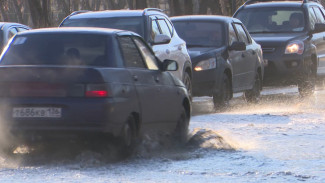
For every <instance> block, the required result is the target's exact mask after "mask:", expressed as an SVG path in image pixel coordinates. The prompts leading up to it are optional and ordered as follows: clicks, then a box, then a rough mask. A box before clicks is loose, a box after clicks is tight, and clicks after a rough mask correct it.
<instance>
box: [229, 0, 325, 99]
mask: <svg viewBox="0 0 325 183" xmlns="http://www.w3.org/2000/svg"><path fill="white" fill-rule="evenodd" d="M324 15H325V10H324V7H323V6H322V5H321V4H320V3H317V1H309V0H303V1H296V2H289V1H282V2H281V1H278V2H274V1H272V2H267V1H265V0H263V2H262V1H258V0H249V1H247V2H246V3H245V4H244V5H242V6H241V7H240V8H239V9H238V10H237V11H236V13H235V14H234V17H236V18H238V19H240V20H241V21H242V22H243V23H244V25H245V26H246V27H247V30H248V31H249V32H250V34H251V35H252V37H253V38H254V39H255V40H256V42H258V43H259V44H261V46H262V49H263V56H264V59H265V60H266V61H267V63H268V64H267V66H266V68H265V80H264V81H265V84H266V85H292V84H296V85H298V89H299V92H300V94H301V95H302V96H306V95H310V94H312V93H313V91H314V88H315V79H316V76H317V75H319V76H321V75H324V74H325V54H324V53H325V47H324V45H325V42H324V37H325V24H324V23H325V16H324Z"/></svg>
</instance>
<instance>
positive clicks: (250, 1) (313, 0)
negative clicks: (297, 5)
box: [244, 0, 320, 5]
mask: <svg viewBox="0 0 325 183" xmlns="http://www.w3.org/2000/svg"><path fill="white" fill-rule="evenodd" d="M272 1H282V2H284V1H301V2H302V3H308V2H316V3H319V4H320V2H319V0H247V1H246V2H245V3H244V5H249V4H254V3H258V2H272Z"/></svg>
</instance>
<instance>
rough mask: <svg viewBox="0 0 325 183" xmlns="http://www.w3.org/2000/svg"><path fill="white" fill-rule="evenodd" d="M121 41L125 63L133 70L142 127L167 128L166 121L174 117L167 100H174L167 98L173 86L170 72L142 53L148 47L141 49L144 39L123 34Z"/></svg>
mask: <svg viewBox="0 0 325 183" xmlns="http://www.w3.org/2000/svg"><path fill="white" fill-rule="evenodd" d="M133 39H134V41H133ZM119 41H120V44H121V48H122V50H123V57H124V60H125V66H126V68H127V69H128V70H129V72H130V73H131V76H132V79H133V81H134V85H135V87H136V90H137V95H138V98H139V106H140V109H141V114H140V117H141V121H142V124H143V129H147V128H149V129H150V128H151V127H155V128H157V129H159V128H158V126H166V127H167V126H168V125H166V124H167V122H168V121H170V119H171V116H169V115H170V114H169V112H170V111H171V109H172V107H170V108H169V109H168V108H167V107H168V106H166V103H169V104H171V103H172V101H171V100H172V99H170V98H168V97H169V93H170V89H171V88H172V86H171V85H170V84H171V78H170V76H169V75H168V73H167V72H161V71H160V70H159V69H158V67H157V65H155V63H153V62H150V61H148V60H150V59H151V60H152V59H155V57H154V56H150V57H149V56H143V55H145V54H144V53H143V52H144V51H143V50H144V49H148V48H141V45H142V46H143V45H145V44H144V43H143V42H142V40H141V39H139V38H131V37H129V36H122V37H119ZM137 45H139V47H140V49H138V46H137ZM144 47H145V46H144ZM149 52H150V51H149ZM151 57H153V58H151ZM164 84H165V85H166V87H164ZM171 115H172V114H171ZM164 124H165V125H164ZM154 125H155V126H154Z"/></svg>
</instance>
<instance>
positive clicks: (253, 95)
mask: <svg viewBox="0 0 325 183" xmlns="http://www.w3.org/2000/svg"><path fill="white" fill-rule="evenodd" d="M244 95H245V99H246V101H247V102H251V103H257V102H258V101H259V100H260V95H261V79H260V75H259V74H258V73H256V75H255V81H254V86H253V88H252V89H251V90H248V91H246V92H245V93H244Z"/></svg>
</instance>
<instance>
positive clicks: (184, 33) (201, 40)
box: [173, 21, 225, 47]
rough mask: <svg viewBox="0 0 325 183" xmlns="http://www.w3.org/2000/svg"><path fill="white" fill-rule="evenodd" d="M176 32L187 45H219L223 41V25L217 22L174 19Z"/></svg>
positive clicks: (222, 43)
mask: <svg viewBox="0 0 325 183" xmlns="http://www.w3.org/2000/svg"><path fill="white" fill-rule="evenodd" d="M173 24H174V26H175V28H176V31H177V34H178V35H179V36H180V37H181V38H182V39H184V40H185V41H186V45H187V46H188V47H195V46H200V47H221V46H222V45H224V43H225V36H224V35H225V34H224V28H223V27H224V26H223V24H222V23H219V22H205V21H175V22H173Z"/></svg>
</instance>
